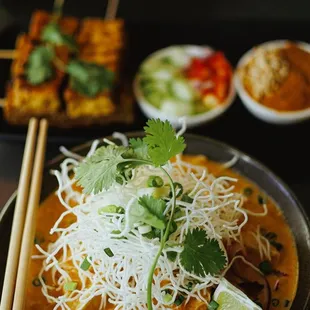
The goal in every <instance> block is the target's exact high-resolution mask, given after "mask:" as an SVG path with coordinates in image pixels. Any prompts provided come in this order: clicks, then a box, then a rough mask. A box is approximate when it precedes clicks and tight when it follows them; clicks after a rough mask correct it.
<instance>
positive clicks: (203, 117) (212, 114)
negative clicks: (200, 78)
mask: <svg viewBox="0 0 310 310" xmlns="http://www.w3.org/2000/svg"><path fill="white" fill-rule="evenodd" d="M180 47H181V48H196V49H201V50H202V49H206V50H207V51H208V52H210V53H211V54H212V53H214V52H216V50H215V49H214V48H213V47H212V46H209V45H194V44H180V45H170V46H167V47H164V48H162V49H159V50H156V51H155V52H153V53H151V54H149V55H148V56H147V57H146V58H145V59H144V60H143V61H142V62H141V64H140V65H139V68H138V71H137V72H136V75H135V77H134V80H133V92H134V95H135V97H136V100H137V102H138V104H139V106H140V107H142V109H143V107H145V108H146V109H148V111H149V114H154V116H161V117H162V118H165V119H167V120H169V121H170V122H172V123H174V124H177V123H178V119H179V118H180V117H178V116H170V115H169V116H167V115H165V114H164V112H163V111H161V110H160V109H158V108H156V107H155V106H154V105H152V104H151V103H150V102H149V101H148V100H147V99H146V98H145V96H144V95H143V92H142V90H141V87H140V84H139V81H140V78H141V73H140V72H139V71H140V68H141V67H142V65H143V64H145V63H146V62H147V61H148V60H150V59H152V58H153V57H156V56H158V55H160V54H162V53H165V52H166V51H168V50H169V49H172V48H180ZM235 98H236V89H235V85H234V74H232V76H231V78H230V86H229V91H228V95H227V97H226V98H225V100H224V101H223V102H222V103H221V104H220V105H217V106H216V107H214V108H212V109H210V110H209V111H206V112H203V113H199V114H195V115H185V116H181V117H182V118H185V119H186V122H187V123H188V125H198V124H201V123H205V122H209V121H211V120H213V119H215V118H217V117H219V116H220V115H222V114H223V113H224V112H225V111H226V110H227V109H228V108H229V107H230V106H231V105H232V104H233V103H234V101H235ZM143 112H144V111H143Z"/></svg>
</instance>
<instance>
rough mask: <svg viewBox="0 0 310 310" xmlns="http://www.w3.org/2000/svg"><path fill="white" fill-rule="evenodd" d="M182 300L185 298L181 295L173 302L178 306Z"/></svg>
mask: <svg viewBox="0 0 310 310" xmlns="http://www.w3.org/2000/svg"><path fill="white" fill-rule="evenodd" d="M184 300H185V297H184V296H183V295H178V297H177V298H176V299H175V301H174V304H175V305H176V306H180V305H181V304H182V302H183V301H184Z"/></svg>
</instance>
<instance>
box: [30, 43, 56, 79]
mask: <svg viewBox="0 0 310 310" xmlns="http://www.w3.org/2000/svg"><path fill="white" fill-rule="evenodd" d="M53 58H54V50H53V49H52V48H51V47H50V46H38V47H36V48H34V49H33V50H32V52H31V54H30V55H29V58H28V62H27V64H26V70H25V74H26V79H27V81H28V82H29V83H30V84H31V85H39V84H41V83H44V82H46V81H48V80H50V79H51V78H52V77H53V75H54V68H53V64H52V61H53Z"/></svg>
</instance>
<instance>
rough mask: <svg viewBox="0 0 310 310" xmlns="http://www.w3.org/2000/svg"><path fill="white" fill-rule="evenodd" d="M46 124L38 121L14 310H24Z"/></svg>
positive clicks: (39, 189)
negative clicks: (37, 134) (38, 126)
mask: <svg viewBox="0 0 310 310" xmlns="http://www.w3.org/2000/svg"><path fill="white" fill-rule="evenodd" d="M47 128H48V123H47V120H46V119H42V120H41V121H40V130H39V136H38V142H37V149H36V154H35V159H34V167H33V172H32V177H31V186H30V195H29V201H28V208H27V214H26V220H25V226H24V232H23V239H22V244H21V250H20V256H19V265H18V271H17V279H16V287H15V295H14V302H13V308H12V309H14V310H22V309H23V308H24V301H25V293H26V286H27V276H28V269H29V264H30V256H31V252H32V246H33V240H34V233H35V225H34V223H35V220H36V213H37V209H38V206H39V202H40V196H41V186H42V178H43V168H44V158H45V149H46V136H47Z"/></svg>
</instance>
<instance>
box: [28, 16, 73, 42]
mask: <svg viewBox="0 0 310 310" xmlns="http://www.w3.org/2000/svg"><path fill="white" fill-rule="evenodd" d="M51 18H52V15H51V14H49V13H48V12H45V11H41V10H37V11H35V12H34V13H33V15H32V18H31V21H30V25H29V36H30V38H31V39H32V40H36V41H40V38H41V32H42V29H43V28H44V26H46V25H47V24H48V23H49V22H50V21H51ZM58 23H59V26H60V28H61V30H62V31H63V32H64V33H65V34H69V35H74V33H75V32H76V31H77V29H78V26H79V20H78V19H77V18H75V17H61V18H60V19H59V21H58Z"/></svg>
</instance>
